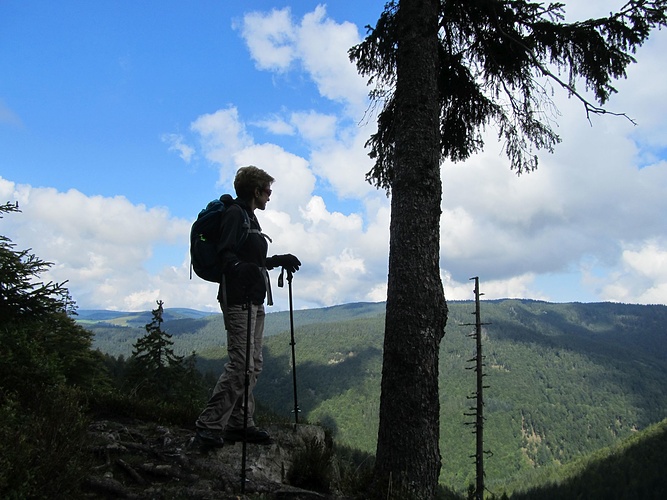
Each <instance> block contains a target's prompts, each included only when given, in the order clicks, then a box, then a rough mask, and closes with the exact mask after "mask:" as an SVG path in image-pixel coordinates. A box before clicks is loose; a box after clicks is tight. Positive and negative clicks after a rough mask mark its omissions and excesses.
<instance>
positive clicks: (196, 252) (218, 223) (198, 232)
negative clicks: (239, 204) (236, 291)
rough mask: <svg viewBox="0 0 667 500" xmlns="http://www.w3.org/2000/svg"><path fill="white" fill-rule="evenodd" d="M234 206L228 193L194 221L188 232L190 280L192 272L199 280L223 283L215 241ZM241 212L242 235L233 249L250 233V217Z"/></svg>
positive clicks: (211, 203)
mask: <svg viewBox="0 0 667 500" xmlns="http://www.w3.org/2000/svg"><path fill="white" fill-rule="evenodd" d="M232 205H233V199H232V197H231V196H230V195H228V194H223V195H222V196H221V197H220V199H217V200H213V201H211V202H209V204H208V205H206V208H204V209H202V210H201V211H200V212H199V215H198V216H197V220H196V221H195V222H194V223H193V224H192V229H190V279H192V270H193V269H194V271H195V274H196V275H197V276H199V277H200V278H202V279H204V280H206V281H211V282H213V283H220V282H221V281H222V273H223V269H222V265H221V263H220V260H219V259H218V251H217V246H218V241H219V240H220V233H221V231H222V215H223V214H224V213H225V210H227V209H228V208H229V207H231V206H232ZM241 212H242V213H243V217H244V221H243V234H242V235H241V239H240V240H239V241H237V242H236V248H238V247H240V246H241V244H243V242H244V241H245V239H246V238H247V237H248V233H249V232H250V218H249V217H248V214H247V212H246V211H245V210H243V209H241Z"/></svg>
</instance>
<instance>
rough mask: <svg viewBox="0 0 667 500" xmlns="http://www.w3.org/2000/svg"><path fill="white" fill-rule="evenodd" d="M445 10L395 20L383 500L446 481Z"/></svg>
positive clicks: (412, 8) (405, 7)
mask: <svg viewBox="0 0 667 500" xmlns="http://www.w3.org/2000/svg"><path fill="white" fill-rule="evenodd" d="M438 5H439V1H438V0H401V1H400V4H399V11H398V18H397V22H398V26H399V37H398V57H397V76H398V79H397V86H396V94H395V106H396V108H395V110H396V116H395V122H394V126H395V141H396V142H395V151H396V158H395V163H394V165H395V171H394V178H393V181H392V186H391V191H392V200H391V227H390V251H389V282H388V289H387V315H386V326H385V339H384V358H383V368H382V394H381V399H380V428H379V433H378V445H377V461H376V468H375V488H374V491H375V492H377V493H380V494H381V495H383V498H387V496H389V497H391V498H419V499H430V498H433V495H434V493H435V490H436V487H437V483H438V476H439V473H440V451H439V437H440V432H439V414H440V404H439V398H438V362H439V347H440V341H441V339H442V337H443V335H444V328H445V323H446V321H447V306H446V303H445V296H444V292H443V289H442V282H441V280H440V266H439V253H440V201H441V196H442V187H441V183H440V163H439V131H438V118H439V108H438V93H437V57H438V51H437V44H438V38H437V22H438ZM388 493H389V495H387V494H388Z"/></svg>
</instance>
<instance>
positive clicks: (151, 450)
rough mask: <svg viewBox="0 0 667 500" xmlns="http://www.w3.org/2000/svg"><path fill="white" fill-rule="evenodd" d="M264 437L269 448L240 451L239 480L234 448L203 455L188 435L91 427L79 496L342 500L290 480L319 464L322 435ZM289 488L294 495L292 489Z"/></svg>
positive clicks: (103, 424)
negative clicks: (82, 490) (86, 472)
mask: <svg viewBox="0 0 667 500" xmlns="http://www.w3.org/2000/svg"><path fill="white" fill-rule="evenodd" d="M267 430H268V431H269V432H270V433H271V435H272V437H273V443H271V444H269V445H256V444H248V445H247V446H246V467H245V470H246V473H245V478H243V477H242V476H243V474H242V467H241V465H242V458H243V444H242V443H236V444H234V445H226V446H224V447H223V448H220V449H216V450H211V451H205V450H201V449H200V448H199V447H198V446H196V445H194V444H193V443H192V438H193V435H194V434H193V431H192V430H186V429H178V428H172V427H165V426H160V425H156V424H149V423H143V422H138V421H132V422H124V423H119V422H113V421H108V420H101V421H96V422H94V423H93V424H92V425H91V426H90V437H91V443H92V444H91V447H90V452H91V453H90V457H91V459H90V460H91V463H90V464H89V470H90V471H91V473H90V475H89V476H88V477H87V478H86V480H85V483H84V485H85V491H86V495H87V497H88V498H109V499H112V498H130V499H181V498H183V499H185V498H187V499H193V500H198V499H201V500H208V499H266V500H271V499H293V500H299V499H304V500H305V499H324V498H326V499H332V498H343V497H342V496H341V495H338V494H336V493H331V492H329V493H318V492H315V491H310V489H304V487H303V484H305V483H304V481H299V480H298V478H299V471H298V470H296V469H294V467H301V466H302V465H299V463H300V464H303V463H304V460H305V462H306V463H308V462H310V465H313V464H312V462H313V461H316V460H320V459H321V458H322V457H323V456H324V457H326V456H327V453H326V450H327V447H330V446H331V444H330V443H327V442H326V439H325V433H324V431H323V430H322V428H320V427H317V426H311V425H299V426H298V427H297V428H296V429H295V426H294V425H285V426H272V427H269V428H268V429H267ZM309 454H310V457H309ZM297 462H298V463H297ZM304 474H310V473H309V472H306V471H304ZM295 478H297V480H296V481H295V480H294V479H295ZM244 479H245V480H244ZM302 479H303V478H302ZM288 483H292V485H290V484H288ZM295 483H296V484H300V486H302V487H301V488H298V487H295V486H293V485H294V484H295ZM306 483H307V481H306ZM319 489H320V491H322V490H325V491H326V490H327V489H332V488H326V487H325V488H321V487H320V488H319Z"/></svg>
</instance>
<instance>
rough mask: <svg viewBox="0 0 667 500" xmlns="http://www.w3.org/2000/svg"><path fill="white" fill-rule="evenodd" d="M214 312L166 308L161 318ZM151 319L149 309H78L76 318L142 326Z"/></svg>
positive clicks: (91, 323)
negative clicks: (135, 310)
mask: <svg viewBox="0 0 667 500" xmlns="http://www.w3.org/2000/svg"><path fill="white" fill-rule="evenodd" d="M213 314H214V313H210V312H204V311H197V310H195V309H187V308H166V309H165V310H164V315H163V319H164V320H165V321H174V320H177V319H201V318H205V317H207V316H212V315H213ZM151 319H152V313H151V311H141V312H125V311H107V310H102V309H79V310H77V316H76V320H77V321H78V322H80V323H82V324H85V325H95V324H99V323H108V324H112V325H116V326H144V325H145V324H146V323H149V322H150V321H151Z"/></svg>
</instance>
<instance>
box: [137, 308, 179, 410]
mask: <svg viewBox="0 0 667 500" xmlns="http://www.w3.org/2000/svg"><path fill="white" fill-rule="evenodd" d="M163 304H164V303H163V302H162V301H161V300H158V301H157V308H156V309H153V311H152V315H153V319H152V320H151V322H150V323H148V324H146V326H145V328H146V335H144V336H143V337H141V338H139V339H137V341H136V342H135V344H134V349H133V351H132V357H131V358H130V361H129V362H130V367H129V368H128V375H127V382H128V383H129V384H130V388H131V391H132V393H134V394H136V395H138V396H146V397H158V398H169V397H170V396H172V395H173V394H174V391H175V390H176V385H177V384H178V382H179V381H180V380H181V379H182V377H183V375H184V373H185V368H184V366H183V356H177V355H176V354H175V353H174V349H173V345H174V342H173V340H172V339H171V335H170V334H168V333H167V332H165V331H164V330H163V329H162V323H163V321H164V319H163V317H162V316H163V314H164V308H163Z"/></svg>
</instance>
